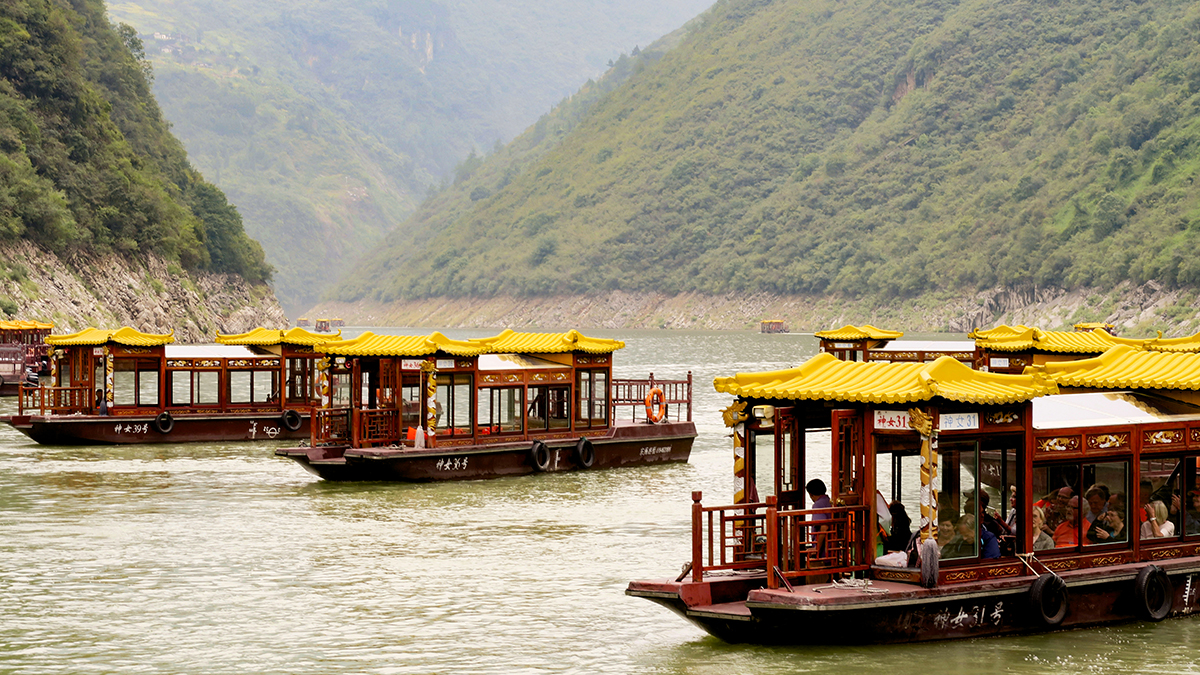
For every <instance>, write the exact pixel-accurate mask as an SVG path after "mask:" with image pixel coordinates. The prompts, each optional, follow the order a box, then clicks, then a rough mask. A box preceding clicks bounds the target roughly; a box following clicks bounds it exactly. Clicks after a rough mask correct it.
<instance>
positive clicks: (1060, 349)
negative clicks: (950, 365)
mask: <svg viewBox="0 0 1200 675" xmlns="http://www.w3.org/2000/svg"><path fill="white" fill-rule="evenodd" d="M971 337H973V338H974V339H975V346H977V347H980V348H982V349H990V350H992V351H997V352H1024V351H1031V350H1036V351H1041V352H1056V353H1065V354H1101V353H1103V352H1105V351H1107V350H1108V349H1109V348H1111V347H1114V346H1116V345H1129V346H1131V347H1137V348H1139V349H1140V348H1145V347H1147V346H1148V345H1147V343H1149V342H1152V340H1133V339H1130V338H1120V337H1114V336H1112V335H1109V334H1108V331H1105V330H1103V329H1097V330H1093V331H1086V332H1082V331H1060V330H1059V331H1046V330H1041V329H1040V328H1028V327H1026V326H1018V327H1017V328H1016V329H1013V328H1009V327H1008V326H1000V327H997V328H994V329H992V330H990V331H973V332H972V333H971Z"/></svg>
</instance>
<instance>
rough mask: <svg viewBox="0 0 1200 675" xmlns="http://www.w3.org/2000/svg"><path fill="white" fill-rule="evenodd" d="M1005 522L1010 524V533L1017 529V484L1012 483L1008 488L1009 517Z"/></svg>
mask: <svg viewBox="0 0 1200 675" xmlns="http://www.w3.org/2000/svg"><path fill="white" fill-rule="evenodd" d="M1004 524H1005V525H1007V526H1008V531H1009V532H1010V533H1015V532H1016V531H1017V486H1016V485H1010V486H1009V488H1008V517H1007V518H1005V519H1004Z"/></svg>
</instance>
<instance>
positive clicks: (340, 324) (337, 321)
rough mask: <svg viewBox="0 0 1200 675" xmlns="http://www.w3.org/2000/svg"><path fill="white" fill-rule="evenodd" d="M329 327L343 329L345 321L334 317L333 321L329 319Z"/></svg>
mask: <svg viewBox="0 0 1200 675" xmlns="http://www.w3.org/2000/svg"><path fill="white" fill-rule="evenodd" d="M329 325H330V326H333V327H334V328H345V327H346V320H345V319H338V318H336V317H335V318H333V319H330V320H329Z"/></svg>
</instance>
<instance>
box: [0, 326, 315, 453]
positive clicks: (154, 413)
mask: <svg viewBox="0 0 1200 675" xmlns="http://www.w3.org/2000/svg"><path fill="white" fill-rule="evenodd" d="M328 339H329V336H325V335H315V334H313V333H309V332H307V331H305V330H303V329H300V328H293V329H291V330H288V331H281V330H269V329H265V328H259V329H256V330H254V331H251V332H249V333H242V334H237V335H221V334H218V335H217V336H216V342H217V343H216V344H210V345H179V344H174V342H175V338H174V336H173V335H171V334H166V335H156V334H150V333H142V332H140V331H137V330H134V329H133V328H129V327H125V328H121V329H118V330H100V329H96V328H88V329H86V330H83V331H80V332H78V333H72V334H70V335H51V336H49V337H47V338H46V341H47V342H48V343H49V344H50V346H51V347H52V349H53V351H52V352H51V353H50V376H49V385H48V386H41V387H36V386H34V387H30V386H23V387H22V388H21V393H20V399H19V408H18V413H17V414H16V415H14V416H11V417H10V418H8V419H7V421H8V422H9V424H11V425H12V426H13V427H15V428H16V429H17V430H19V431H21V432H22V433H24V434H25V435H27V436H29V437H30V438H32V439H33V440H35V441H37V442H39V443H44V444H52V445H75V444H95V443H165V442H171V443H178V442H185V441H240V440H270V439H287V438H304V437H307V436H308V434H309V418H310V412H311V410H312V408H313V406H314V404H315V403H316V402H317V401H318V400H319V397H318V395H317V389H316V381H317V380H316V374H317V370H316V362H317V359H318V358H319V357H318V355H317V354H315V353H314V352H313V345H314V344H316V343H318V342H321V341H324V340H328Z"/></svg>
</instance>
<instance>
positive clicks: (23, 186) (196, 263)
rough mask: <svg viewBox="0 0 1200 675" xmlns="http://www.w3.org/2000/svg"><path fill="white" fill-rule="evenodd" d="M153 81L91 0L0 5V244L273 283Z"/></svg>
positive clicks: (131, 44) (138, 52)
mask: <svg viewBox="0 0 1200 675" xmlns="http://www.w3.org/2000/svg"><path fill="white" fill-rule="evenodd" d="M150 76H151V75H150V70H149V67H148V65H147V64H146V62H145V60H144V54H143V52H142V47H141V43H140V42H139V41H138V39H137V37H136V35H135V34H134V32H133V31H132V29H128V27H126V29H125V30H115V29H114V28H113V26H112V25H111V24H110V23H109V22H108V19H107V18H106V16H105V9H104V5H103V3H102V2H100V1H99V0H71V1H70V2H68V1H67V0H12V1H10V2H5V3H3V5H0V174H2V176H3V178H2V180H0V244H3V243H5V242H8V243H12V242H14V241H17V240H30V241H33V242H35V243H37V244H38V245H40V246H42V247H45V248H47V249H49V250H51V251H54V252H56V253H58V254H60V255H69V254H71V253H73V252H78V251H87V252H89V254H103V253H105V252H116V253H121V254H125V255H132V254H142V253H153V254H156V255H158V256H161V257H162V258H165V259H167V260H173V261H177V262H178V263H179V264H180V265H182V266H183V267H184V268H188V269H195V270H210V271H216V272H229V273H234V274H239V275H241V276H243V277H245V278H246V279H248V280H250V281H258V282H263V281H265V280H267V279H269V278H270V274H271V269H270V267H269V266H268V265H267V264H266V262H265V261H264V259H263V253H262V249H261V247H259V246H258V244H257V243H255V242H254V241H252V240H250V239H249V238H248V237H247V236H246V234H245V232H244V231H243V229H242V223H241V218H240V216H239V215H238V213H237V210H236V209H234V208H233V207H231V206H230V205H229V204H228V203H227V202H226V200H225V197H224V195H223V194H222V193H221V192H220V190H217V189H216V188H215V187H213V186H212V185H211V184H209V183H206V182H205V181H204V180H203V178H202V177H201V176H200V175H199V174H198V173H196V171H195V170H193V169H192V167H191V166H190V165H189V164H188V161H187V156H186V154H185V153H184V151H183V148H182V146H181V145H180V144H179V142H178V141H177V140H175V138H174V137H172V136H171V134H170V132H169V131H168V129H167V125H166V123H165V122H164V121H163V119H162V116H161V114H160V113H159V110H158V107H157V105H156V103H155V101H154V97H153V96H152V95H151V93H150V85H149V81H148V80H149V78H150ZM18 262H19V261H18ZM16 264H17V263H13V265H6V268H7V269H5V270H0V272H3V273H5V274H6V275H10V276H11V275H12V274H14V273H15V272H14V271H13V270H14V269H17V267H16ZM6 278H7V277H6ZM6 301H7V302H6V305H7V307H6V309H7V310H11V309H14V308H15V307H16V303H15V301H13V300H12V299H11V298H6Z"/></svg>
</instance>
